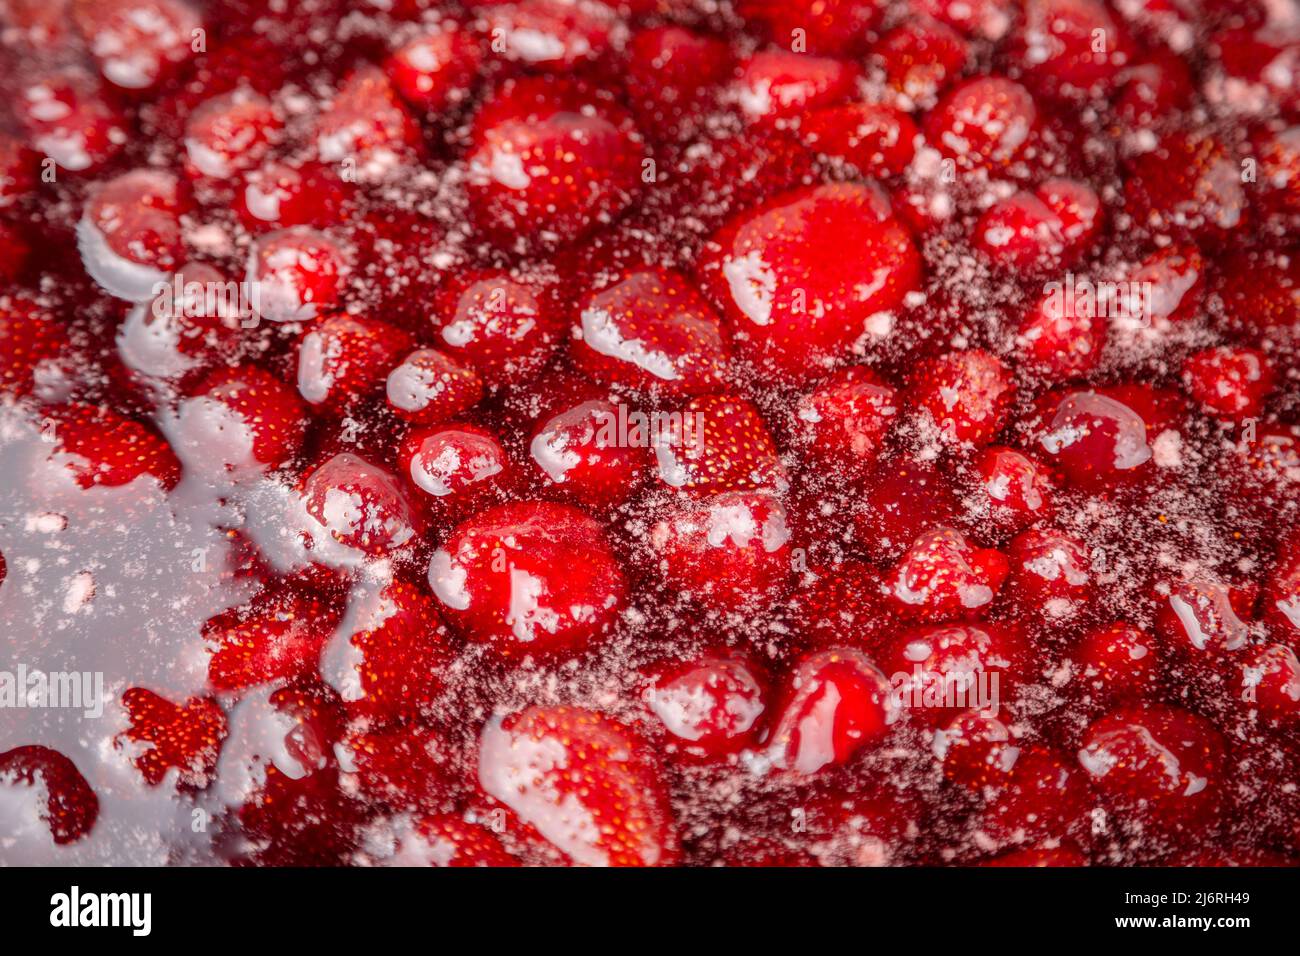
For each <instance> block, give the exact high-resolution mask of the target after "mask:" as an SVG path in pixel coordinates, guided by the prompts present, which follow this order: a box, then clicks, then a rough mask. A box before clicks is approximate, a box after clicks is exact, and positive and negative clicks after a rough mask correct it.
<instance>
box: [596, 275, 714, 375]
mask: <svg viewBox="0 0 1300 956" xmlns="http://www.w3.org/2000/svg"><path fill="white" fill-rule="evenodd" d="M577 314H578V324H577V325H576V326H575V327H574V330H573V337H572V338H571V339H570V343H571V349H572V352H573V357H574V360H575V361H576V362H577V364H578V366H579V367H580V368H581V369H583V371H585V372H587V374H589V375H590V376H591V377H592V378H594V379H596V380H597V381H600V382H604V383H606V384H623V385H627V386H629V387H631V388H636V389H651V388H654V389H656V390H658V391H661V392H663V393H665V394H670V395H698V394H702V393H704V392H710V391H715V390H717V389H718V388H720V387H721V386H722V384H723V376H724V374H725V371H726V365H727V353H728V348H727V345H726V343H725V342H724V341H723V338H722V330H721V322H720V319H719V317H718V315H717V313H716V312H714V311H713V309H712V307H711V306H710V305H709V304H708V303H707V302H705V301H704V299H703V298H702V297H701V296H700V294H699V293H698V292H696V291H695V289H694V287H693V286H692V285H691V284H689V283H688V282H687V281H686V280H685V279H684V278H683V277H682V276H681V275H680V274H678V273H676V272H669V271H667V270H664V269H653V270H652V269H646V270H642V271H637V272H629V273H628V274H627V275H625V276H622V277H620V278H619V279H618V280H617V281H615V282H612V283H608V284H604V283H602V285H601V287H600V289H599V291H597V290H596V289H592V290H590V291H588V292H587V293H586V294H584V295H583V296H582V298H581V299H579V301H578V305H577Z"/></svg>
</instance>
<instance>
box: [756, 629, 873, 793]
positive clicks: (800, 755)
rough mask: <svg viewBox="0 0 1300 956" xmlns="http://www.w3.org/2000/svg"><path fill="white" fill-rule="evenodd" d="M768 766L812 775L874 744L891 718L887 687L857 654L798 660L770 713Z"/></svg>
mask: <svg viewBox="0 0 1300 956" xmlns="http://www.w3.org/2000/svg"><path fill="white" fill-rule="evenodd" d="M774 712H775V714H776V717H775V720H774V722H773V725H772V732H771V734H770V735H769V736H768V739H767V746H768V754H769V756H770V757H771V760H772V763H773V765H774V766H776V767H778V768H780V769H783V770H790V771H793V772H794V773H798V774H803V775H808V774H815V773H817V772H819V771H821V770H825V769H827V768H829V767H833V766H837V765H841V764H844V763H847V762H848V761H849V760H850V759H851V758H852V757H853V756H854V755H855V754H856V753H858V752H859V751H860V750H861V749H862V748H863V747H867V746H870V745H871V744H874V743H876V742H878V741H879V740H880V739H881V738H882V737H884V736H885V734H886V733H887V732H888V729H889V725H890V724H891V723H893V722H894V720H895V719H896V718H897V711H896V709H895V707H894V701H893V696H892V691H891V689H890V686H889V681H888V680H887V679H886V678H885V675H884V674H882V673H881V672H880V669H879V668H877V667H876V665H875V664H874V663H872V661H871V659H870V658H868V657H867V656H866V655H865V654H863V653H862V652H861V651H857V650H853V649H851V648H833V649H830V650H825V651H818V652H817V653H815V654H812V655H811V656H809V657H806V658H804V660H803V661H802V662H800V664H799V665H798V666H797V667H796V668H795V670H794V671H793V672H792V673H791V674H790V677H789V678H788V679H787V682H786V686H785V690H784V692H783V695H782V698H781V703H780V705H779V706H778V707H777V708H776V709H775V711H774Z"/></svg>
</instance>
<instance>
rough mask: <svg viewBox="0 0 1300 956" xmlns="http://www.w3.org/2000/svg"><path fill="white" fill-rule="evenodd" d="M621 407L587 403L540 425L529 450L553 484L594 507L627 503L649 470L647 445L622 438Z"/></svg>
mask: <svg viewBox="0 0 1300 956" xmlns="http://www.w3.org/2000/svg"><path fill="white" fill-rule="evenodd" d="M618 422H619V409H618V408H617V407H616V406H614V405H613V404H611V403H610V402H606V401H592V402H583V403H582V404H580V405H575V406H573V407H572V408H570V409H567V410H566V411H562V412H560V413H559V414H558V415H555V416H554V417H552V418H549V419H546V420H544V421H542V422H540V423H539V425H538V427H537V429H536V430H535V431H534V432H533V437H532V441H531V443H530V444H529V452H530V454H531V456H532V460H533V463H534V464H536V465H537V467H538V468H539V469H540V470H541V471H542V472H543V473H544V474H545V476H546V479H547V483H548V485H554V486H555V487H557V488H558V489H560V490H561V491H564V492H566V493H567V494H568V495H570V496H572V497H573V498H575V499H576V500H577V501H579V502H582V503H584V504H587V505H590V506H592V507H595V508H602V507H608V506H611V505H616V504H619V503H621V502H623V501H626V500H627V499H628V497H629V496H630V495H631V494H632V492H633V491H634V490H635V489H636V487H637V485H639V484H640V483H641V481H642V480H643V479H644V478H645V476H646V474H647V473H648V471H649V466H650V452H649V451H648V450H647V448H648V441H647V442H643V443H638V442H634V441H630V440H625V439H626V438H627V436H620V434H619V428H618Z"/></svg>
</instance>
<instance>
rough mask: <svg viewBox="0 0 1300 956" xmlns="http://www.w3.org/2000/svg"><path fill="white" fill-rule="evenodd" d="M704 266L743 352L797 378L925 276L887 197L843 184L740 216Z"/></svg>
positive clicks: (837, 355)
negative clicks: (891, 209)
mask: <svg viewBox="0 0 1300 956" xmlns="http://www.w3.org/2000/svg"><path fill="white" fill-rule="evenodd" d="M700 268H701V275H702V277H703V279H704V281H705V282H706V283H707V284H708V288H709V290H710V292H711V294H712V296H713V298H714V300H715V301H716V302H718V303H719V304H720V305H721V306H722V308H723V310H724V316H725V318H726V319H727V321H728V324H729V328H730V332H731V336H732V339H733V343H734V345H735V348H736V350H737V352H738V353H739V354H740V355H741V357H743V358H745V359H746V360H748V361H749V362H751V363H753V364H754V365H755V366H756V367H758V368H759V369H760V370H761V371H762V372H763V373H764V374H766V375H771V376H774V377H777V378H781V379H796V380H798V379H805V378H808V377H809V376H810V375H816V374H817V373H818V372H820V371H821V370H822V369H824V368H825V367H826V365H827V364H829V363H830V362H833V361H835V360H837V359H841V358H844V357H845V356H846V355H847V354H848V353H849V352H850V351H851V349H852V346H853V343H854V342H855V341H856V340H857V339H858V338H860V337H862V336H863V335H864V334H865V333H866V331H867V326H868V321H869V320H870V319H871V318H872V317H873V316H875V315H877V314H878V313H882V312H886V311H888V310H890V309H893V308H896V307H898V306H899V305H901V304H902V303H903V300H904V298H905V297H906V296H907V294H908V293H909V292H911V291H913V290H914V289H915V288H916V286H917V285H918V284H919V282H920V278H921V260H920V256H919V255H918V254H917V251H916V247H915V245H913V243H912V239H911V236H910V235H909V233H908V232H907V230H906V229H905V228H903V226H902V225H900V224H899V222H898V221H897V220H896V219H894V217H893V214H892V212H891V211H890V208H889V201H888V200H887V199H886V198H885V196H884V194H883V193H882V192H880V191H879V190H878V189H876V188H875V187H872V186H862V185H855V184H849V183H841V184H835V185H828V186H817V187H811V188H807V189H801V190H797V191H795V192H791V193H786V194H784V195H781V196H779V197H777V198H775V199H772V200H770V201H768V202H767V203H765V204H764V205H762V206H760V207H758V208H757V209H752V210H749V211H748V212H745V213H742V214H741V215H739V216H737V217H736V218H734V219H733V220H732V221H731V222H730V223H729V224H727V225H726V226H724V227H723V229H722V230H721V231H720V232H718V233H717V234H716V235H715V236H714V237H713V240H712V241H711V243H710V245H709V247H708V249H707V251H706V254H705V256H704V258H703V261H702V264H701V267H700Z"/></svg>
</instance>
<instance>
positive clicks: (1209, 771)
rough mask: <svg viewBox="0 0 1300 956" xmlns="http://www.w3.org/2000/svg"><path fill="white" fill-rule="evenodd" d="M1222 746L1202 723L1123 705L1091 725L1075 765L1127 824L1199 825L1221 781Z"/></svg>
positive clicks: (1165, 710) (1182, 714)
mask: <svg viewBox="0 0 1300 956" xmlns="http://www.w3.org/2000/svg"><path fill="white" fill-rule="evenodd" d="M1225 761H1226V755H1225V751H1224V741H1223V738H1222V737H1221V736H1220V735H1219V732H1218V731H1216V730H1215V729H1214V728H1213V727H1211V726H1210V724H1209V723H1207V722H1206V721H1205V720H1203V719H1202V718H1200V717H1197V716H1196V715H1194V714H1190V713H1188V712H1187V711H1185V710H1181V709H1179V708H1177V707H1167V706H1165V705H1163V704H1126V705H1122V706H1121V707H1119V708H1117V709H1115V710H1113V711H1111V712H1110V713H1109V714H1107V715H1106V716H1105V717H1103V718H1101V719H1100V720H1098V721H1097V722H1096V723H1094V724H1093V725H1092V726H1091V727H1089V728H1088V733H1087V735H1086V736H1085V737H1084V741H1083V748H1082V749H1081V750H1080V751H1079V764H1080V765H1081V766H1082V767H1083V769H1084V771H1085V773H1087V775H1088V776H1089V778H1090V779H1091V780H1092V783H1093V784H1094V785H1095V786H1096V787H1097V788H1098V789H1099V790H1101V791H1102V793H1104V794H1105V795H1106V797H1107V798H1108V800H1109V801H1110V802H1111V804H1112V805H1113V806H1114V807H1115V809H1116V810H1117V811H1118V812H1119V813H1120V814H1121V815H1122V816H1123V817H1124V818H1127V819H1131V820H1135V821H1142V822H1148V823H1150V824H1151V825H1153V826H1159V827H1161V828H1179V827H1181V826H1184V825H1187V826H1203V825H1204V824H1205V823H1206V822H1207V821H1208V820H1209V818H1211V817H1213V815H1214V813H1215V811H1216V810H1217V807H1218V804H1219V801H1220V799H1221V797H1222V796H1223V794H1222V792H1221V791H1222V789H1223V787H1224V786H1225V784H1226V782H1227V781H1226V780H1225V779H1224V767H1225Z"/></svg>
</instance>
